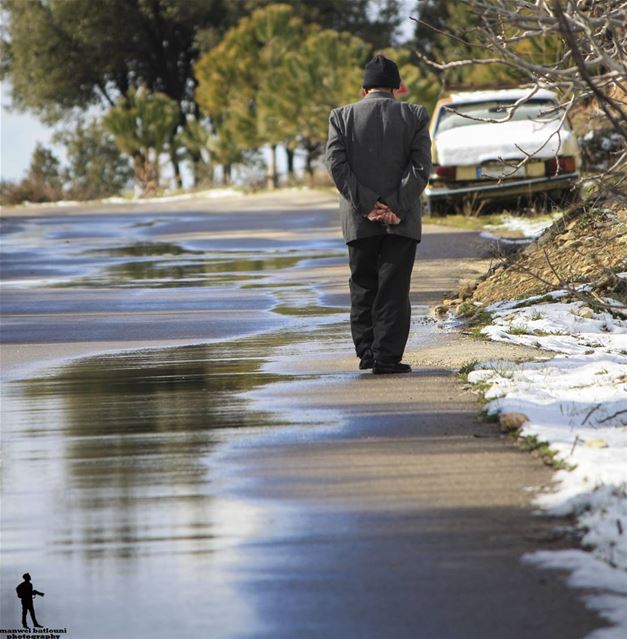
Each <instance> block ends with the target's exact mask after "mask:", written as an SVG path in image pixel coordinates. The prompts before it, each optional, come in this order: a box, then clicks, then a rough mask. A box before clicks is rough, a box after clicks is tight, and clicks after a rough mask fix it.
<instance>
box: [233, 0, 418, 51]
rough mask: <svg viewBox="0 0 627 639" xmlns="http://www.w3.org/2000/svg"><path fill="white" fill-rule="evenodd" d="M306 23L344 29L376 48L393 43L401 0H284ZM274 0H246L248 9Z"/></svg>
mask: <svg viewBox="0 0 627 639" xmlns="http://www.w3.org/2000/svg"><path fill="white" fill-rule="evenodd" d="M284 2H285V4H289V5H290V6H291V7H292V8H293V9H294V11H295V12H296V15H298V17H300V18H301V19H302V20H303V22H305V23H307V24H317V25H319V26H321V27H322V28H323V29H332V30H334V31H345V32H347V33H350V34H351V35H353V36H355V37H357V38H360V39H361V40H363V41H365V42H367V43H368V44H370V45H371V47H374V48H376V49H378V48H381V47H389V46H390V45H392V44H395V34H396V31H397V29H398V28H399V26H400V24H401V22H402V21H403V20H407V19H408V17H406V16H404V15H402V14H403V13H404V12H403V11H402V9H403V8H404V3H403V2H402V0H284ZM272 3H273V0H246V1H245V6H246V8H247V9H250V10H252V9H259V8H262V7H266V6H268V5H269V4H272Z"/></svg>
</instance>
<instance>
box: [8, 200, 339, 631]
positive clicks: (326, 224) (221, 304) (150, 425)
mask: <svg viewBox="0 0 627 639" xmlns="http://www.w3.org/2000/svg"><path fill="white" fill-rule="evenodd" d="M332 224H333V216H332V214H331V213H330V212H329V211H325V210H324V209H322V210H321V211H318V212H311V211H309V212H308V213H307V214H306V215H305V214H302V213H301V214H300V215H294V211H278V212H266V213H265V215H259V213H255V214H253V213H245V212H244V213H241V212H240V213H238V214H237V217H236V218H233V216H230V215H219V214H215V215H207V214H206V213H197V214H195V213H189V212H186V213H185V214H184V215H169V214H161V215H155V214H151V213H142V214H126V215H112V214H108V215H84V216H83V215H74V216H71V217H70V216H64V215H55V216H46V217H41V218H36V217H31V218H28V217H24V218H10V219H9V220H5V221H4V222H3V254H2V271H3V290H2V302H3V305H2V306H3V314H4V321H3V331H2V341H3V343H4V344H8V345H11V344H14V345H16V347H15V348H18V346H17V345H19V344H33V345H37V344H40V345H41V349H42V350H43V351H45V349H46V345H49V344H53V343H58V344H68V345H70V346H71V344H72V343H74V342H93V343H94V348H93V351H94V352H98V351H99V350H107V348H106V347H107V345H108V344H112V345H114V348H115V347H125V348H131V349H133V350H126V351H123V352H117V353H105V354H99V355H94V356H91V357H86V358H85V357H84V358H82V359H78V360H75V361H72V362H70V363H67V364H64V365H56V366H53V367H52V368H47V369H44V370H42V371H40V372H37V373H35V374H32V375H30V376H29V377H28V378H26V379H20V378H19V377H20V376H19V375H17V379H13V380H10V379H6V380H5V382H4V385H3V402H2V429H3V448H4V459H5V462H4V465H3V468H2V486H3V512H2V546H3V548H2V554H3V571H2V582H1V597H2V625H3V627H7V626H9V627H11V626H12V625H17V624H18V623H19V610H17V607H16V605H15V601H16V600H15V596H14V594H13V592H14V591H13V588H14V584H13V581H15V579H16V578H18V577H19V576H20V575H21V574H22V573H23V572H25V571H26V570H29V571H30V572H31V574H32V575H33V581H34V583H35V587H41V589H44V590H46V592H47V596H46V598H45V599H43V600H38V601H37V602H36V603H37V604H39V605H38V607H37V610H38V616H39V617H40V620H41V621H42V622H43V623H45V624H48V625H50V626H54V627H63V626H67V627H68V629H69V636H70V637H78V638H80V639H83V638H88V639H92V638H93V639H99V638H101V637H102V638H104V637H107V638H110V637H131V636H137V637H154V638H157V639H159V638H161V637H172V636H207V637H216V638H218V637H236V636H244V635H245V634H246V633H247V632H249V631H250V629H251V628H254V627H255V625H256V624H255V620H254V619H253V618H252V615H253V612H252V611H251V610H250V609H249V607H247V606H244V604H243V603H242V602H241V601H240V600H239V599H238V597H237V588H236V585H237V582H238V579H239V576H238V574H237V571H236V570H231V565H232V564H233V556H232V555H231V550H230V549H231V548H232V547H234V546H235V545H236V544H237V542H238V539H240V538H241V537H242V536H246V537H247V538H248V536H249V535H250V534H251V526H255V525H265V523H267V522H261V521H258V519H259V517H261V515H260V514H258V513H256V512H254V509H253V508H252V506H251V505H250V504H244V503H238V502H236V501H232V500H227V499H225V498H223V497H221V496H220V494H221V493H220V484H221V482H222V481H224V479H223V477H222V475H221V472H220V468H219V462H217V461H216V462H215V463H213V462H212V461H211V460H212V454H213V452H214V451H215V450H216V447H217V446H219V445H220V444H221V443H222V442H225V441H231V440H233V439H234V438H237V437H241V436H245V435H246V434H247V433H250V432H260V431H262V430H264V429H277V428H281V427H282V426H283V424H282V423H281V420H280V418H278V417H277V415H276V414H275V413H271V412H268V411H264V410H257V409H255V408H254V407H252V406H251V405H250V402H249V400H248V399H246V398H245V396H244V393H246V392H247V391H252V390H255V389H258V388H260V387H262V386H264V385H267V384H270V383H272V382H274V381H276V380H277V379H280V380H281V381H283V382H285V381H287V380H289V379H290V378H289V376H286V375H280V376H279V375H277V374H275V373H269V372H266V371H265V370H264V368H263V365H264V362H265V361H266V359H267V357H268V355H269V354H270V353H272V352H273V351H274V350H275V349H277V348H283V347H287V346H289V345H290V344H291V343H293V342H295V341H297V340H302V333H303V330H304V329H306V327H309V328H310V329H311V330H315V329H316V327H317V326H328V327H329V329H330V328H331V326H333V324H335V325H336V326H338V327H339V330H345V327H344V325H343V323H342V322H343V320H344V319H345V308H342V307H335V308H333V307H331V308H329V307H328V306H326V305H324V304H322V303H321V301H320V295H321V291H320V290H319V287H318V282H316V281H312V280H309V279H308V278H307V277H303V275H302V273H303V272H304V270H303V269H304V268H305V267H306V268H307V269H309V271H311V269H312V268H315V266H316V265H317V264H320V266H321V267H322V268H327V269H333V268H334V267H335V266H336V265H337V264H341V263H342V262H343V259H344V247H343V245H342V243H341V241H340V240H339V239H338V238H337V232H336V231H334V230H332V231H330V229H332V226H331V225H332ZM320 228H322V232H320V231H319V229H320ZM299 271H300V274H299ZM323 280H324V278H323ZM338 313H342V314H341V315H337V314H338ZM305 318H306V319H305ZM303 322H307V323H306V324H304V323H303ZM327 332H328V331H327ZM162 339H179V340H182V341H183V342H184V341H185V340H191V341H202V342H203V343H201V344H196V345H189V346H184V345H181V346H178V347H169V348H154V347H152V348H149V349H146V348H143V349H141V346H142V343H143V341H144V340H146V341H152V342H155V341H158V340H162ZM138 348H140V350H137V349H138ZM70 354H71V353H70ZM18 371H19V367H18ZM13 377H15V375H13ZM16 583H17V581H16ZM43 584H45V588H44V586H43ZM79 593H80V594H79ZM199 628H202V629H203V630H202V633H201V634H195V633H197V632H198V629H199Z"/></svg>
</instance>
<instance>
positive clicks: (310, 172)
mask: <svg viewBox="0 0 627 639" xmlns="http://www.w3.org/2000/svg"><path fill="white" fill-rule="evenodd" d="M305 171H307V176H308V178H309V186H313V181H314V171H313V151H312V149H311V148H310V147H307V157H306V158H305Z"/></svg>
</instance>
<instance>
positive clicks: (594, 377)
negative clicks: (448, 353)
mask: <svg viewBox="0 0 627 639" xmlns="http://www.w3.org/2000/svg"><path fill="white" fill-rule="evenodd" d="M552 297H553V300H552V301H550V302H546V301H540V299H539V298H530V300H527V301H526V302H525V304H528V305H526V306H523V307H520V306H519V304H520V303H518V304H517V303H516V302H506V303H499V304H495V305H492V306H490V307H488V309H487V310H489V311H490V312H491V313H492V315H493V321H492V323H491V324H490V325H488V326H486V327H485V328H484V329H483V331H482V332H483V333H484V334H486V335H488V336H489V337H490V338H491V339H494V340H498V341H505V342H512V343H516V344H525V345H528V346H534V347H537V348H542V349H545V350H549V351H554V352H556V353H557V355H555V356H554V357H552V358H551V359H545V360H540V359H538V360H536V361H532V362H527V363H522V364H517V363H510V362H505V363H504V362H490V363H484V364H481V365H480V366H478V367H477V368H476V369H475V370H474V371H472V372H471V373H470V374H469V376H468V379H469V381H470V382H471V383H479V382H481V383H485V384H487V385H488V390H487V392H486V395H485V396H486V399H488V400H491V401H490V402H489V403H488V405H487V407H486V409H487V411H488V412H489V413H490V414H504V413H512V412H516V413H524V414H525V415H526V416H527V417H528V421H526V422H525V423H524V424H523V427H522V432H521V434H522V435H523V436H535V437H536V438H537V439H538V440H539V441H543V442H548V443H549V444H550V445H551V448H552V449H553V450H555V451H557V459H559V460H561V461H563V462H565V463H566V464H568V469H564V470H559V471H558V472H557V473H556V475H555V480H556V482H555V483H556V485H555V488H554V490H551V492H546V493H544V494H542V495H541V496H540V497H539V498H538V500H537V503H538V505H539V506H540V507H541V508H543V509H544V510H545V511H547V512H548V513H551V514H555V515H573V516H574V517H575V518H576V521H577V526H578V527H579V528H580V529H581V530H582V532H583V544H584V546H585V547H587V548H590V549H591V550H592V555H591V554H590V553H587V552H583V551H568V552H567V553H565V554H564V553H563V552H562V553H560V552H543V553H536V554H534V555H532V556H530V557H528V558H527V559H528V560H529V561H533V562H535V563H540V564H542V565H545V566H546V567H561V568H565V569H570V570H571V571H573V575H577V576H576V578H574V581H576V582H577V583H576V584H575V585H577V586H578V587H588V588H599V587H600V586H599V583H601V585H602V587H603V588H604V589H605V590H606V591H610V592H611V594H607V593H606V595H604V596H601V595H598V596H595V597H594V598H592V599H594V601H593V600H592V599H591V600H590V601H589V603H590V605H591V607H593V608H596V609H598V610H600V611H601V612H602V614H603V616H605V617H606V618H607V619H608V620H611V621H612V622H613V623H616V624H619V626H620V627H619V628H615V629H614V630H616V631H617V632H618V633H619V634H612V633H613V632H614V630H607V631H605V630H604V631H598V632H597V633H595V634H594V635H592V636H594V637H597V638H601V637H607V638H608V639H609V637H614V636H616V637H618V636H622V637H624V636H627V597H626V595H627V322H625V321H622V320H619V319H616V318H615V317H613V316H612V315H611V314H609V313H605V312H599V313H596V312H593V311H592V310H591V309H590V308H588V307H586V306H585V305H584V304H582V303H581V302H567V301H559V300H560V299H561V300H563V299H565V293H564V292H563V291H562V292H555V293H554V294H553V295H552ZM517 306H518V307H517ZM595 566H596V568H595ZM610 576H611V577H610Z"/></svg>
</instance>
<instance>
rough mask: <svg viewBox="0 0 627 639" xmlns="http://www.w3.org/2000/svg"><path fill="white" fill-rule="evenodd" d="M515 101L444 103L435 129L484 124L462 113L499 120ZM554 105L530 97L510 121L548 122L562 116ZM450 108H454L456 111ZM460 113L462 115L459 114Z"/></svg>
mask: <svg viewBox="0 0 627 639" xmlns="http://www.w3.org/2000/svg"><path fill="white" fill-rule="evenodd" d="M515 102H516V101H515V100H490V101H487V102H473V103H470V104H455V105H444V106H443V107H442V108H441V109H440V113H439V118H438V124H437V127H436V131H437V132H438V133H442V132H443V131H448V130H449V129H455V128H457V127H460V126H472V125H473V124H484V123H483V122H480V121H478V120H472V119H470V118H467V117H466V118H465V117H463V115H467V116H471V117H473V118H482V119H493V120H499V119H501V118H504V117H506V116H507V107H509V106H512V104H514V103H515ZM556 107H557V105H556V104H555V102H553V101H552V100H533V99H532V100H529V101H528V102H525V103H524V104H521V105H520V106H519V107H518V108H517V109H516V112H515V113H514V115H513V117H512V118H511V120H510V121H520V120H536V121H538V122H549V121H552V120H555V119H559V118H560V117H561V116H562V112H561V111H560V110H559V109H557V108H556ZM451 109H454V110H455V111H457V113H455V111H452V110H451ZM460 113H462V114H463V115H459V114H460Z"/></svg>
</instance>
